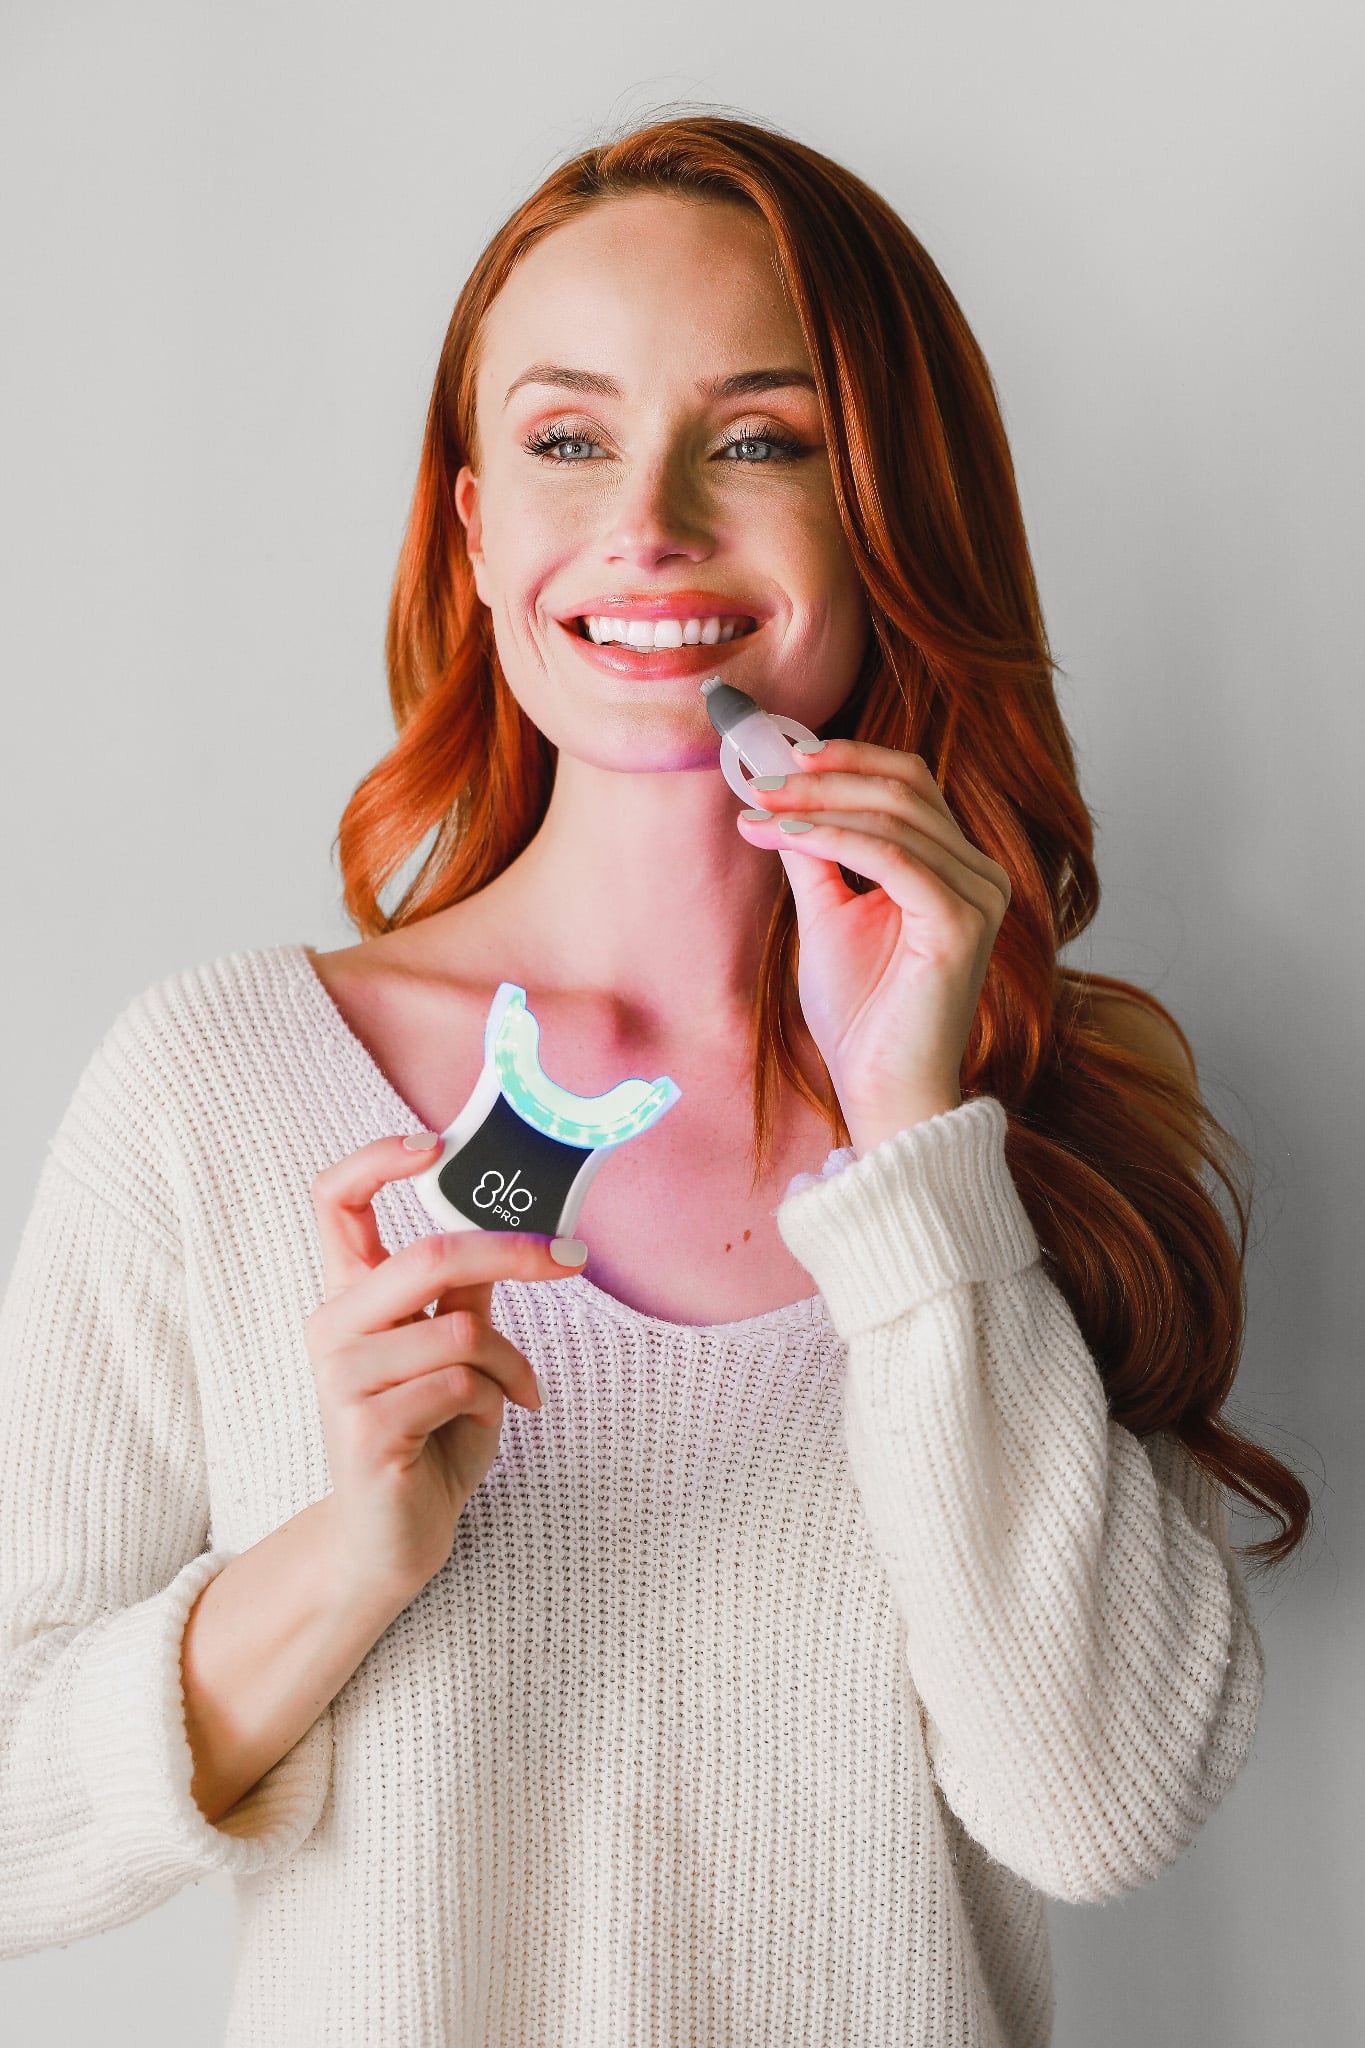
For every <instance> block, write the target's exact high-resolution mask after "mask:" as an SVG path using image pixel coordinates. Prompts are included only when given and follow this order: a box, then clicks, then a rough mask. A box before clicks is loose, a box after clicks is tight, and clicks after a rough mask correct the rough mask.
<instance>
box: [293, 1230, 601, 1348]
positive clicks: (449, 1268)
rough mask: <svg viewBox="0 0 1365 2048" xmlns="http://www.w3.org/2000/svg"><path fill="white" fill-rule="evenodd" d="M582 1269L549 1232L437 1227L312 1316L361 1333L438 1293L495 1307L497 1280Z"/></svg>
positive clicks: (551, 1276)
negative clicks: (561, 1253)
mask: <svg viewBox="0 0 1365 2048" xmlns="http://www.w3.org/2000/svg"><path fill="white" fill-rule="evenodd" d="M577 1270H578V1269H577V1268H576V1267H573V1266H561V1265H560V1264H559V1262H558V1260H557V1259H552V1258H551V1257H550V1241H549V1239H548V1237H545V1236H543V1235H541V1234H538V1233H537V1234H524V1233H522V1232H520V1231H514V1230H451V1231H436V1232H434V1233H432V1234H431V1235H430V1236H427V1237H419V1238H418V1239H417V1240H416V1241H415V1243H413V1244H409V1245H404V1246H403V1247H402V1249H401V1250H399V1251H396V1252H394V1253H392V1254H391V1255H390V1256H388V1257H386V1258H385V1259H384V1260H383V1262H382V1264H380V1265H378V1266H373V1267H368V1268H366V1269H365V1270H363V1271H362V1272H361V1274H360V1277H359V1278H358V1279H357V1280H355V1281H354V1282H353V1283H352V1284H351V1286H349V1287H348V1288H346V1290H345V1291H344V1292H343V1293H341V1294H338V1295H336V1296H335V1297H332V1296H328V1298H327V1299H326V1300H325V1301H324V1302H323V1303H322V1304H321V1306H320V1307H318V1308H316V1309H314V1310H313V1313H312V1316H311V1317H310V1319H309V1320H310V1321H311V1322H313V1323H314V1325H315V1326H321V1327H322V1328H324V1329H327V1330H329V1331H331V1332H333V1333H335V1334H342V1333H346V1334H352V1335H358V1334H360V1333H363V1332H366V1331H370V1332H373V1331H377V1330H382V1329H387V1328H388V1327H389V1326H390V1325H391V1324H393V1323H396V1322H398V1321H399V1320H400V1319H401V1318H402V1317H404V1316H410V1315H416V1314H417V1313H418V1311H419V1310H421V1309H423V1308H425V1306H426V1304H427V1303H428V1302H429V1301H434V1300H436V1299H437V1298H438V1297H440V1298H442V1299H443V1300H444V1299H446V1298H447V1297H448V1298H449V1299H450V1306H451V1307H452V1308H474V1309H477V1310H478V1311H479V1313H480V1314H487V1313H488V1310H489V1306H490V1304H491V1301H492V1294H493V1283H494V1281H495V1280H503V1279H517V1280H556V1279H557V1280H562V1279H563V1278H564V1277H565V1276H566V1275H567V1274H569V1273H572V1272H575V1271H577ZM428 1320H431V1318H428Z"/></svg>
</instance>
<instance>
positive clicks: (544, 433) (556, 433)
mask: <svg viewBox="0 0 1365 2048" xmlns="http://www.w3.org/2000/svg"><path fill="white" fill-rule="evenodd" d="M521 445H522V447H523V448H524V449H525V450H526V452H527V454H528V455H535V456H538V457H539V458H540V459H541V461H543V462H550V463H553V464H554V465H555V466H556V467H557V468H559V469H577V468H581V467H582V464H581V463H579V462H578V460H577V459H576V458H573V457H561V456H560V454H559V453H558V451H559V449H561V448H600V447H601V445H602V444H601V442H600V441H593V440H590V439H589V437H588V436H587V435H586V434H575V433H571V432H570V431H569V430H568V428H567V427H566V426H565V423H564V422H563V421H562V420H555V421H553V422H552V423H551V424H550V425H549V426H548V427H542V428H541V429H540V431H539V432H538V433H535V434H529V435H528V436H527V438H526V439H525V440H524V441H523V442H522V444H521ZM721 445H722V448H723V449H724V450H725V452H726V453H727V454H728V453H729V451H730V449H732V448H753V447H760V448H761V447H768V448H775V449H776V450H777V451H778V452H777V456H776V460H777V461H779V462H792V461H795V459H796V458H797V457H798V456H800V455H804V454H806V452H807V450H806V448H805V446H804V444H803V443H802V442H800V441H798V440H796V439H795V438H794V437H793V436H792V435H790V434H784V433H781V432H771V431H770V432H766V433H752V432H748V431H741V432H740V433H738V434H735V435H733V436H732V437H731V438H730V439H729V440H728V441H725V442H722V444H721ZM773 459H774V458H772V457H770V456H764V457H763V458H762V462H743V463H740V464H739V465H738V466H739V467H741V468H744V469H757V468H761V467H762V465H763V463H765V462H768V461H771V460H773Z"/></svg>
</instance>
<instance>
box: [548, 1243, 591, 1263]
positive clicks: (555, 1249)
mask: <svg viewBox="0 0 1365 2048" xmlns="http://www.w3.org/2000/svg"><path fill="white" fill-rule="evenodd" d="M587 1256H588V1247H587V1246H586V1245H585V1244H584V1242H583V1240H582V1238H581V1237H555V1238H552V1239H551V1240H550V1257H551V1258H552V1259H557V1260H558V1261H559V1263H560V1265H561V1266H581V1265H582V1263H583V1261H584V1259H586V1258H587Z"/></svg>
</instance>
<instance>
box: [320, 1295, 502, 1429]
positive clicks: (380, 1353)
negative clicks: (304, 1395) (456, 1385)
mask: <svg viewBox="0 0 1365 2048" xmlns="http://www.w3.org/2000/svg"><path fill="white" fill-rule="evenodd" d="M448 1365H468V1366H474V1367H477V1368H478V1370H479V1371H480V1372H482V1373H486V1374H487V1375H488V1377H489V1379H491V1380H495V1381H496V1382H497V1385H498V1387H499V1389H500V1391H501V1392H502V1393H503V1394H504V1395H505V1396H506V1397H507V1399H508V1400H509V1401H515V1402H516V1403H517V1405H518V1406H519V1407H521V1408H532V1409H534V1408H539V1406H540V1392H539V1389H538V1387H537V1385H536V1376H535V1373H534V1372H533V1371H532V1369H531V1364H530V1361H529V1359H527V1358H526V1357H525V1356H524V1355H523V1353H521V1352H520V1351H518V1349H517V1347H516V1345H515V1344H513V1343H512V1341H511V1340H510V1338H508V1337H504V1335H503V1334H502V1331H501V1330H498V1329H495V1328H494V1327H493V1325H492V1324H491V1323H489V1322H488V1321H486V1320H485V1318H484V1317H483V1316H482V1315H480V1314H479V1313H478V1311H477V1310H475V1309H470V1308H458V1309H452V1310H450V1311H449V1313H447V1314H445V1315H438V1316H418V1317H417V1318H416V1320H415V1321H413V1322H411V1323H403V1324H401V1325H400V1326H399V1327H398V1328H397V1329H389V1330H379V1331H377V1332H373V1333H370V1334H367V1335H365V1336H363V1337H351V1338H348V1339H347V1340H346V1341H345V1342H343V1343H341V1344H339V1345H337V1346H336V1348H335V1349H334V1350H332V1351H331V1352H329V1353H328V1356H327V1365H326V1373H327V1381H328V1387H329V1390H330V1392H331V1393H332V1394H333V1395H334V1396H335V1397H336V1398H338V1399H340V1400H343V1401H347V1400H349V1401H364V1400H368V1399H370V1397H371V1396H372V1395H375V1394H382V1393H384V1392H386V1391H387V1390H388V1389H389V1388H390V1387H396V1386H401V1385H402V1383H403V1382H404V1381H405V1380H411V1379H417V1378H418V1377H420V1376H421V1375H422V1374H424V1373H430V1372H432V1371H434V1370H436V1369H437V1368H438V1367H441V1366H448Z"/></svg>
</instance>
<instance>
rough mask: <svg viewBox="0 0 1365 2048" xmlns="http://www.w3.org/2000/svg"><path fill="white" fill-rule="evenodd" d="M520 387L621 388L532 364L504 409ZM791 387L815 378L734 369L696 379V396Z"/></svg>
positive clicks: (608, 392) (607, 391) (810, 385)
mask: <svg viewBox="0 0 1365 2048" xmlns="http://www.w3.org/2000/svg"><path fill="white" fill-rule="evenodd" d="M523 384H551V385H558V386H562V388H563V389H564V390H566V391H592V392H595V393H597V394H598V395H599V396H600V397H603V398H619V397H620V396H621V386H620V385H619V384H618V383H617V382H616V379H615V378H614V377H604V376H602V375H601V374H600V372H598V371H596V370H570V369H566V368H565V366H564V365H563V364H562V363H532V365H531V367H530V369H529V370H523V371H522V373H521V375H520V376H519V377H517V378H516V379H514V381H513V382H512V383H511V384H509V385H508V387H507V394H506V397H504V399H503V401H502V403H503V408H504V410H506V407H507V403H508V400H509V399H510V398H511V396H512V393H513V392H514V391H519V390H520V389H521V387H522V385H523ZM791 385H802V386H804V387H805V389H806V390H807V391H814V389H815V379H814V377H812V376H811V374H810V372H809V371H808V370H802V369H797V368H795V367H788V368H785V369H778V370H736V371H735V372H734V374H733V375H732V376H729V377H712V378H706V377H699V378H698V379H697V385H696V389H697V395H698V397H700V398H747V397H749V396H751V395H752V394H753V393H754V392H758V391H782V390H785V389H787V388H788V387H789V386H791Z"/></svg>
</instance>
